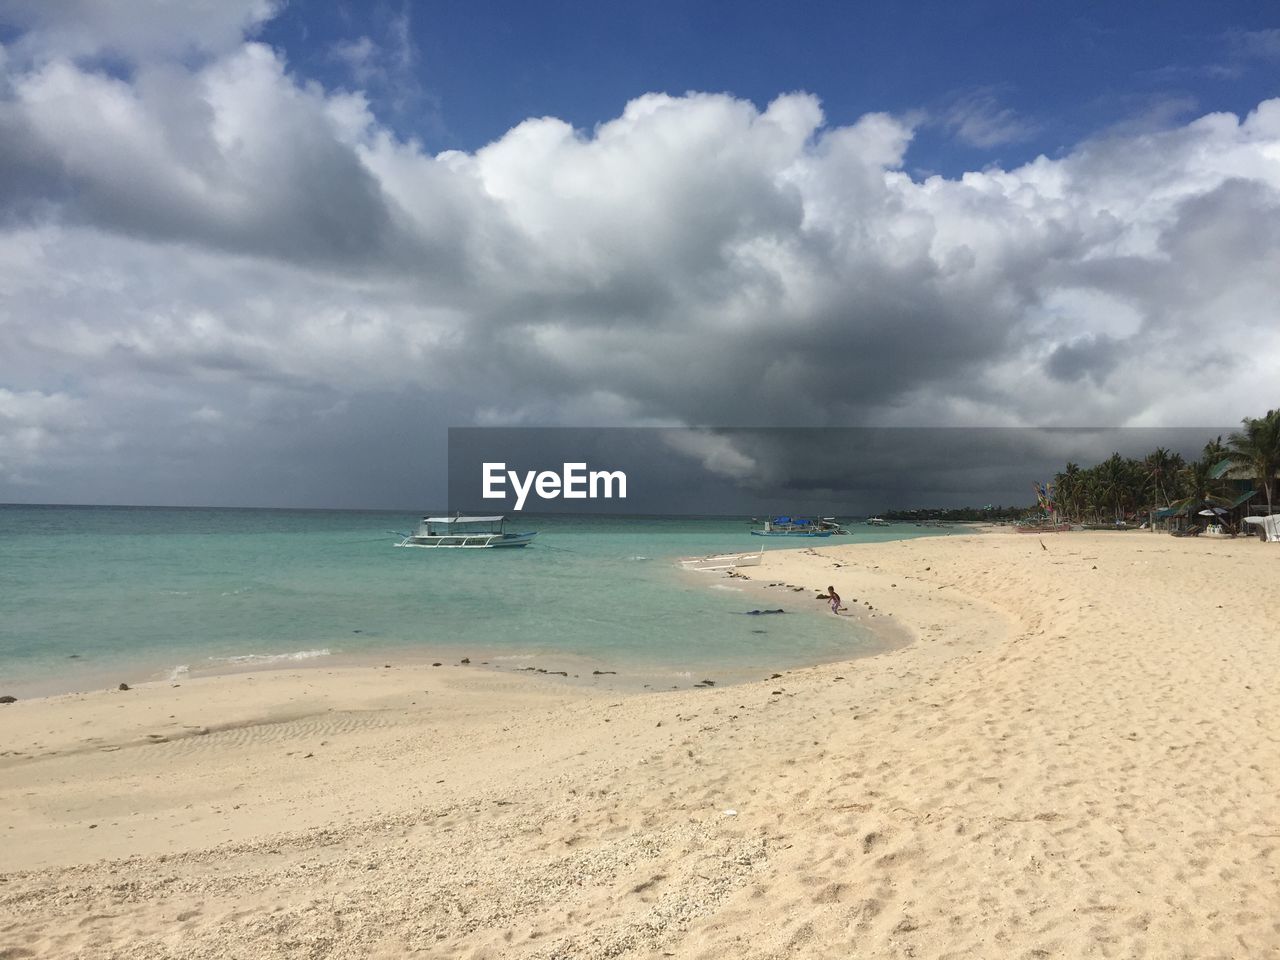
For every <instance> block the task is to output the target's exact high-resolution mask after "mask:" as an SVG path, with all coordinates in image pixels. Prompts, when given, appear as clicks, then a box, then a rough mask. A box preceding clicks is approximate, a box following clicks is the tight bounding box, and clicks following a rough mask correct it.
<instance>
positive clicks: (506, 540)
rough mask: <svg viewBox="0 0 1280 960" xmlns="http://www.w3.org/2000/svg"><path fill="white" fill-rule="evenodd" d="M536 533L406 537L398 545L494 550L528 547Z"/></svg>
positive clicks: (428, 548) (440, 548) (444, 548)
mask: <svg viewBox="0 0 1280 960" xmlns="http://www.w3.org/2000/svg"><path fill="white" fill-rule="evenodd" d="M537 535H538V534H537V533H536V532H535V533H493V534H490V533H480V534H469V535H468V534H453V535H448V534H442V535H440V536H431V537H418V536H413V537H405V538H404V539H403V540H401V541H400V542H399V543H397V544H396V546H397V547H419V548H422V549H426V550H492V549H497V548H503V547H508V548H509V547H526V546H528V545H529V543H530V542H531V541H532V540H533V538H534V537H536V536H537Z"/></svg>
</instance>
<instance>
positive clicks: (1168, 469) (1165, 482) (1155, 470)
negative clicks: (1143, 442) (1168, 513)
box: [1142, 447, 1186, 507]
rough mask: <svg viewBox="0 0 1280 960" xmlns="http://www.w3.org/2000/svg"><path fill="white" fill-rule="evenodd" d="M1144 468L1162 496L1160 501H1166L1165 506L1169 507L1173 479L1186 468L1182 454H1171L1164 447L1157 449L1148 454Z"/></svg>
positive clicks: (1143, 464) (1143, 463)
mask: <svg viewBox="0 0 1280 960" xmlns="http://www.w3.org/2000/svg"><path fill="white" fill-rule="evenodd" d="M1142 466H1143V470H1144V471H1145V473H1146V476H1147V479H1148V480H1150V481H1151V483H1152V484H1153V485H1154V486H1155V489H1156V491H1157V492H1158V493H1159V494H1160V499H1162V500H1163V501H1164V505H1165V506H1166V507H1167V506H1168V505H1169V487H1170V485H1171V483H1172V481H1173V478H1174V477H1175V476H1176V475H1177V473H1178V471H1179V470H1181V469H1182V468H1183V467H1184V466H1186V463H1185V462H1184V461H1183V459H1182V454H1180V453H1170V452H1169V451H1168V450H1166V449H1165V448H1164V447H1156V449H1155V450H1154V451H1152V452H1151V453H1149V454H1147V458H1146V460H1144V461H1143V462H1142Z"/></svg>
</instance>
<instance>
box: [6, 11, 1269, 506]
mask: <svg viewBox="0 0 1280 960" xmlns="http://www.w3.org/2000/svg"><path fill="white" fill-rule="evenodd" d="M13 9H14V8H13V7H11V8H10V12H11V14H12V10H13ZM210 9H212V8H210ZM238 9H239V13H236V14H235V15H234V16H233V15H232V13H226V17H227V19H226V20H221V21H219V22H220V23H225V24H231V25H232V26H234V25H236V24H239V26H234V29H235V30H240V29H243V28H244V26H245V25H246V24H252V23H253V22H256V21H255V18H257V17H259V16H260V15H265V14H262V11H263V10H265V9H267V8H266V7H265V6H263V5H261V4H258V5H241V7H239V8H238ZM209 15H210V16H214V14H212V13H210V14H209ZM219 16H221V14H219ZM24 22H30V23H34V22H35V21H31V20H28V21H24ZM68 22H69V21H68ZM55 26H57V24H53V25H50V24H49V23H44V22H43V21H42V22H41V23H39V24H36V26H34V27H33V28H32V32H31V33H29V34H27V36H26V37H24V39H23V40H20V41H19V44H20V45H21V44H22V43H27V44H28V45H30V44H32V43H35V42H36V41H35V40H32V39H30V38H31V37H38V38H41V37H42V38H44V39H41V40H40V42H41V43H44V44H46V45H48V50H49V51H50V53H51V54H52V53H53V52H56V50H55V45H56V44H59V43H61V44H65V45H66V46H65V49H66V50H68V51H73V50H75V49H77V46H76V42H75V40H74V38H71V39H62V40H60V39H58V37H60V36H61V34H58V33H57V30H55ZM232 26H228V27H226V29H227V30H231V29H232ZM59 29H62V28H61V27H59ZM68 29H69V28H68ZM179 33H181V31H178V32H177V33H174V34H173V36H175V37H176V36H178V34H179ZM213 33H214V34H216V33H217V31H216V30H215V31H213ZM121 42H122V43H123V44H124V45H125V46H128V47H130V48H131V49H132V50H134V51H135V54H136V55H137V56H138V57H139V58H140V60H139V63H138V65H137V68H136V69H135V70H134V71H133V72H132V73H131V74H130V76H129V78H128V79H121V78H120V77H116V76H111V75H108V74H106V73H103V72H96V71H95V70H94V69H93V68H92V66H90V65H86V64H84V63H75V62H72V61H71V60H68V59H66V58H65V57H58V56H53V55H50V56H48V57H46V58H44V59H40V60H33V59H30V58H29V57H8V58H4V59H0V70H2V71H4V74H5V75H4V77H3V79H2V80H0V388H3V389H5V390H6V391H7V393H8V395H9V396H10V397H13V396H22V397H30V396H36V397H44V398H48V397H62V398H63V400H60V401H57V402H59V403H64V402H65V403H69V404H74V405H77V408H78V409H82V410H90V411H92V416H91V417H85V418H84V419H80V420H77V419H75V418H63V419H61V420H59V421H58V422H57V425H56V428H57V431H61V433H58V435H59V436H62V435H64V434H65V435H66V436H69V437H71V438H72V439H73V440H74V439H76V431H80V437H79V439H81V440H83V441H84V442H83V443H82V444H80V447H81V449H83V450H86V451H92V453H93V458H97V459H93V458H90V462H92V463H94V464H95V465H96V466H95V469H97V470H98V471H102V472H111V471H114V473H113V474H112V476H114V477H115V478H116V479H115V480H114V481H113V482H114V483H116V484H117V485H119V486H124V485H127V483H128V482H130V481H129V479H128V478H129V477H130V476H132V475H135V474H139V475H146V476H148V477H150V478H162V479H164V482H172V483H180V482H182V480H181V478H182V477H183V476H185V475H184V474H183V472H182V471H183V470H187V469H190V470H198V469H200V468H199V467H197V466H196V464H198V463H199V452H198V451H199V448H198V445H196V441H195V440H194V439H193V438H192V437H191V436H190V434H191V433H192V431H193V430H195V429H196V427H198V428H199V429H201V430H205V429H213V428H214V427H216V428H217V430H218V431H220V436H221V438H222V442H223V445H224V446H223V448H224V449H225V450H227V451H229V452H228V453H227V454H226V456H227V457H229V458H231V459H229V460H228V461H227V463H228V466H227V470H228V475H234V476H236V477H246V476H249V477H253V476H258V474H257V473H254V472H253V471H246V470H240V471H238V472H237V471H236V470H234V469H233V467H234V464H235V460H234V457H236V456H239V457H240V458H241V461H240V462H242V463H249V462H252V463H254V464H255V465H260V464H261V463H262V459H261V458H262V457H264V456H266V457H272V456H278V457H281V458H282V459H281V463H283V462H284V460H283V458H284V457H285V456H286V452H285V451H287V456H288V458H289V463H290V464H293V465H295V466H291V467H290V468H289V469H295V468H296V469H297V470H299V471H302V470H305V469H306V468H307V466H308V465H310V466H311V467H312V468H313V469H320V470H321V471H323V470H325V469H330V470H331V469H336V468H335V467H334V464H335V463H338V464H339V465H340V467H341V468H342V469H349V464H350V463H351V462H352V460H351V458H350V457H349V456H337V455H335V454H334V449H335V446H334V445H335V444H337V443H339V441H340V439H341V442H344V443H349V444H354V445H357V446H359V445H360V444H366V443H368V444H372V443H374V442H375V441H376V442H378V443H383V444H386V445H387V447H385V448H379V449H377V450H376V451H372V455H374V456H378V457H386V456H388V455H389V454H390V453H393V452H394V450H395V449H396V448H397V446H398V445H409V444H412V445H414V448H415V449H425V448H426V446H427V444H426V443H425V441H423V439H422V437H423V435H424V431H426V430H430V429H436V430H438V429H439V428H440V427H442V426H443V425H444V424H447V423H453V424H464V423H474V422H485V423H495V422H526V423H527V422H544V423H548V422H549V423H554V422H578V423H584V422H598V423H626V422H631V423H658V424H670V423H698V424H732V423H737V424H803V425H822V424H842V423H869V422H875V423H894V424H902V423H989V424H1017V423H1024V424H1025V423H1039V424H1045V423H1095V424H1101V423H1113V424H1115V423H1142V424H1159V423H1179V422H1182V423H1185V422H1187V421H1188V419H1192V420H1202V421H1205V422H1213V421H1218V422H1222V421H1225V422H1233V421H1235V420H1237V419H1238V418H1239V417H1240V416H1243V415H1245V414H1248V413H1255V412H1259V411H1262V410H1265V409H1267V408H1268V407H1271V406H1275V398H1274V396H1273V395H1270V394H1269V391H1272V390H1273V389H1274V388H1273V386H1272V385H1271V384H1272V380H1271V378H1270V375H1269V374H1268V371H1270V370H1274V368H1275V365H1276V363H1277V361H1280V338H1278V337H1277V335H1273V334H1271V333H1270V332H1269V331H1271V330H1272V329H1274V326H1275V323H1274V316H1273V315H1272V312H1271V306H1270V305H1271V304H1274V303H1276V302H1280V277H1278V276H1277V272H1276V271H1275V269H1274V264H1275V263H1276V262H1277V261H1278V260H1280V228H1278V227H1277V224H1280V100H1274V101H1268V102H1265V103H1263V104H1260V105H1259V106H1258V107H1257V109H1256V110H1254V111H1253V112H1252V113H1250V114H1249V115H1248V116H1246V117H1244V118H1239V117H1236V116H1233V115H1230V114H1210V115H1207V116H1204V117H1201V118H1199V119H1196V120H1194V121H1192V122H1189V123H1186V124H1183V125H1181V126H1176V127H1172V128H1169V129H1160V130H1149V129H1142V130H1138V131H1136V132H1131V133H1127V134H1126V133H1122V132H1117V131H1112V132H1110V133H1109V134H1108V135H1106V136H1105V137H1100V138H1098V139H1096V140H1092V141H1088V142H1085V143H1083V144H1081V145H1079V146H1078V147H1077V148H1076V149H1074V150H1071V151H1069V152H1068V153H1066V154H1065V155H1064V156H1062V157H1060V158H1058V159H1053V160H1050V159H1047V158H1044V157H1041V158H1038V159H1036V160H1035V161H1033V162H1031V163H1028V164H1025V165H1023V166H1020V167H1017V168H1014V169H1007V170H1006V169H1000V168H998V167H993V168H990V169H986V170H982V171H974V172H970V173H968V174H965V175H964V176H963V177H960V178H957V179H951V180H949V179H944V178H940V177H931V178H929V179H926V180H924V181H919V180H914V179H912V178H911V177H910V176H909V175H908V174H906V173H905V172H904V169H903V168H904V163H905V162H906V160H907V157H908V154H909V150H910V144H911V140H912V136H913V132H914V131H913V125H912V122H910V121H908V120H907V119H904V118H897V117H893V116H889V115H885V114H868V115H867V116H864V117H863V118H861V119H860V120H858V121H857V122H856V123H854V124H852V125H849V126H845V127H832V126H828V125H826V123H825V121H824V118H823V114H822V111H821V108H820V105H819V102H818V100H817V99H816V98H815V97H813V96H811V95H808V94H804V93H792V94H786V95H782V96H780V97H778V98H777V99H776V100H775V101H774V102H773V103H771V104H769V105H768V106H767V107H766V108H765V109H763V110H761V109H758V108H757V107H755V106H753V105H752V104H750V103H747V102H745V101H742V100H738V99H735V98H733V97H731V96H727V95H718V94H689V95H686V96H683V97H671V96H665V95H658V94H649V95H645V96H641V97H638V98H637V99H635V100H633V101H632V102H631V103H629V104H627V105H626V107H625V109H624V110H623V111H622V113H621V115H620V116H618V117H616V118H614V119H612V120H610V121H608V122H606V123H602V124H601V125H599V126H598V127H597V128H595V129H594V130H590V131H583V130H575V129H573V128H572V127H571V126H569V125H568V124H566V123H564V122H563V121H561V120H558V119H556V118H553V117H543V118H531V119H529V120H526V121H525V122H524V123H522V124H520V125H518V126H516V127H515V128H513V129H512V130H510V131H508V132H507V133H506V134H505V135H504V136H503V137H501V138H499V139H498V140H497V141H495V142H494V143H492V144H489V145H487V146H485V147H484V148H482V149H480V150H477V151H475V152H474V153H464V152H449V153H444V154H440V155H431V154H429V153H426V152H425V151H424V150H423V149H422V147H421V146H420V145H419V144H417V143H415V142H406V141H404V140H402V139H400V138H399V137H397V136H396V134H395V133H394V132H393V131H392V130H391V129H389V128H388V127H387V126H385V125H384V124H382V123H381V122H380V121H379V119H378V118H377V117H376V116H375V115H374V113H373V112H372V111H371V110H370V107H369V101H368V100H367V99H366V98H365V96H364V95H363V94H362V93H361V92H359V91H356V92H351V91H328V90H325V89H322V88H320V87H319V86H317V85H315V84H313V83H307V82H303V81H301V80H299V79H298V78H297V77H295V76H294V75H292V74H291V73H290V72H289V71H288V69H287V67H286V65H285V64H284V63H283V62H282V60H281V57H280V54H278V53H277V52H275V51H273V50H270V49H268V48H266V47H265V46H262V45H260V44H256V43H252V42H240V43H235V44H223V43H221V42H219V43H218V44H213V43H211V44H210V45H209V46H208V48H207V49H208V50H209V51H210V53H209V56H208V58H207V59H204V60H201V61H199V62H197V63H194V64H188V65H185V66H184V65H180V64H177V63H174V62H172V61H170V60H167V59H165V58H164V56H163V55H162V53H161V52H157V51H160V50H161V49H162V48H164V49H171V48H172V44H169V45H168V46H166V45H165V44H160V43H158V41H157V42H155V43H152V42H150V41H146V38H145V37H143V38H134V39H133V40H130V41H128V42H125V41H121ZM175 42H176V41H175ZM973 116H974V117H977V116H983V117H985V120H983V122H984V123H986V124H987V127H986V128H985V129H987V130H988V133H989V135H990V136H996V135H997V133H998V131H1000V130H1001V129H1002V128H1001V123H1002V120H1001V114H1000V112H999V111H998V110H995V111H994V112H992V111H988V112H987V113H986V114H982V113H981V111H977V112H976V113H974V114H973ZM974 122H975V123H977V122H978V121H977V120H974ZM1010 122H1012V121H1010ZM977 129H978V128H977V127H974V128H973V130H977ZM973 130H971V131H970V132H971V133H972V132H973ZM992 131H995V132H992ZM974 135H975V136H977V134H974ZM1001 135H1002V136H1007V135H1010V131H1009V129H1008V128H1007V127H1006V128H1004V133H1003V134H1001ZM1245 345H1247V346H1245ZM1082 385H1084V386H1082ZM24 402H26V401H24ZM42 409H52V408H44V407H42ZM193 411H194V413H193ZM204 411H211V412H212V411H216V412H217V414H218V415H219V416H218V417H213V416H212V415H211V414H210V413H206V412H204ZM319 411H326V412H325V413H324V415H321V414H320V413H319ZM23 416H24V417H27V418H28V419H30V417H31V416H32V415H29V414H24V415H23ZM11 420H12V422H13V423H17V422H18V421H17V420H16V419H13V418H11ZM193 422H194V423H193ZM23 423H24V424H25V426H24V427H22V428H18V427H12V426H11V428H10V432H9V433H8V434H6V436H7V437H8V438H9V439H8V440H6V443H7V444H8V446H7V447H6V448H5V449H6V450H7V451H8V456H9V457H10V459H11V461H13V462H17V461H16V460H15V457H16V454H15V453H14V452H13V451H15V450H19V449H21V450H22V451H25V452H23V453H22V457H23V458H24V459H23V460H22V461H21V463H22V470H23V472H24V476H44V477H45V482H46V483H47V484H54V483H55V482H56V479H57V476H56V475H55V474H56V471H57V470H58V469H62V467H60V466H59V464H61V463H63V461H60V460H58V459H57V458H56V457H54V456H53V453H52V451H53V450H54V449H55V447H54V446H53V445H52V440H51V439H50V438H51V437H52V436H53V435H54V432H55V431H54V427H53V426H51V425H50V423H48V422H46V421H45V420H41V421H39V422H38V423H36V422H34V421H32V423H27V421H26V420H24V421H23ZM33 424H34V426H35V427H36V428H37V429H40V430H44V431H46V433H45V434H40V435H36V434H29V433H27V434H22V436H23V437H25V438H26V439H23V440H21V441H19V440H17V439H14V438H15V437H17V436H18V434H17V433H16V432H15V431H16V430H18V429H27V427H30V426H32V425H33ZM41 438H43V439H41ZM107 438H110V442H109V443H108V442H107ZM342 438H345V439H342ZM73 445H74V444H73ZM188 445H190V446H189V449H188ZM184 451H185V452H184ZM237 451H239V452H238V453H237ZM86 456H87V455H86ZM308 457H310V458H311V459H310V460H308V459H307V458H308ZM161 462H163V464H164V465H165V467H164V470H158V469H156V464H157V463H161ZM184 464H187V465H186V466H184ZM42 465H44V466H43V467H42ZM144 465H145V466H144ZM46 468H47V471H48V472H47V473H45V474H41V470H42V469H46ZM258 469H263V468H261V467H260V466H255V470H258ZM280 469H281V470H284V469H285V467H283V466H281V467H280ZM206 472H207V470H206ZM90 474H92V471H90ZM350 475H351V476H355V473H354V472H353V473H351V474H350ZM277 480H278V478H277ZM155 482H157V483H159V482H161V480H160V479H156V480H155ZM244 482H246V483H250V482H255V481H252V480H251V479H249V480H244ZM256 482H260V483H265V482H266V481H265V480H259V481H256ZM351 482H352V483H353V484H354V483H355V481H354V480H352V481H351ZM113 489H115V488H113ZM353 489H354V488H353ZM2 493H3V491H2V490H0V494H2ZM245 497H246V498H250V499H251V498H252V495H251V494H247V493H246V494H245ZM0 498H2V497H0ZM132 499H134V500H136V499H138V497H133V498H132Z"/></svg>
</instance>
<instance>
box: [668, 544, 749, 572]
mask: <svg viewBox="0 0 1280 960" xmlns="http://www.w3.org/2000/svg"><path fill="white" fill-rule="evenodd" d="M763 556H764V551H762V550H757V551H756V552H755V553H718V554H716V555H715V556H711V557H687V558H685V559H684V560H681V561H680V566H682V567H684V568H685V569H686V570H701V571H703V572H708V573H709V572H712V571H717V572H718V571H721V570H735V569H737V568H738V567H758V566H759V565H760V560H761V558H762V557H763Z"/></svg>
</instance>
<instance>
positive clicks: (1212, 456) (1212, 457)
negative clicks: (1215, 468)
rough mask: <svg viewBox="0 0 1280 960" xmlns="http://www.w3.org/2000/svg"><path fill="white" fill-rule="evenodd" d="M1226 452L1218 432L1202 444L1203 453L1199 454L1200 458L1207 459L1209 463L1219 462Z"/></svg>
mask: <svg viewBox="0 0 1280 960" xmlns="http://www.w3.org/2000/svg"><path fill="white" fill-rule="evenodd" d="M1228 452H1229V451H1228V450H1227V448H1226V447H1225V446H1223V444H1222V434H1218V435H1217V436H1216V437H1214V438H1213V439H1212V440H1210V441H1209V442H1208V443H1206V444H1205V445H1204V453H1202V454H1201V455H1200V459H1202V460H1208V461H1209V462H1210V463H1221V462H1222V461H1223V460H1224V459H1225V458H1226V456H1227V453H1228Z"/></svg>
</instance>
